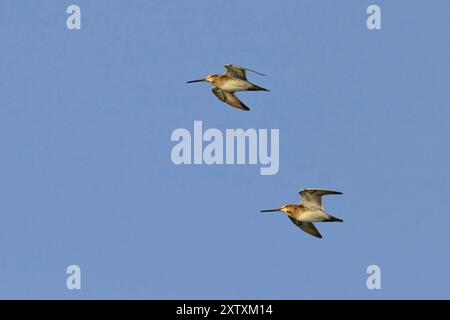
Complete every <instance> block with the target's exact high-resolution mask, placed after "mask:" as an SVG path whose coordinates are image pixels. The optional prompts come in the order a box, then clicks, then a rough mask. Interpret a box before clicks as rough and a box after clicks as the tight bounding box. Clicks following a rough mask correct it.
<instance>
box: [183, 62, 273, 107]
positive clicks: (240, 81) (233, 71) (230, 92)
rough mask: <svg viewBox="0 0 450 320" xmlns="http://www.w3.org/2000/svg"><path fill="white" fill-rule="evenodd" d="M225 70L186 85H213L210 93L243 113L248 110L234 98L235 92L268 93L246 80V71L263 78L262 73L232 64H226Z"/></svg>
mask: <svg viewBox="0 0 450 320" xmlns="http://www.w3.org/2000/svg"><path fill="white" fill-rule="evenodd" d="M225 69H226V71H225V73H224V74H222V75H217V74H211V75H209V76H207V77H206V78H203V79H199V80H191V81H188V82H187V83H194V82H209V83H211V84H212V85H213V88H212V92H213V93H214V95H215V96H216V97H217V98H218V99H219V100H220V101H222V102H225V103H226V104H228V105H230V106H232V107H234V108H237V109H241V110H245V111H249V110H250V108H249V107H247V106H246V105H245V104H244V103H242V101H241V100H239V99H238V97H236V95H235V94H234V93H235V92H236V91H270V90H267V89H265V88H263V87H260V86H257V85H256V84H253V83H251V82H250V81H248V80H247V76H246V71H250V72H254V73H257V74H259V75H262V76H264V74H262V73H259V72H257V71H254V70H250V69H247V68H243V67H239V66H235V65H232V64H226V65H225Z"/></svg>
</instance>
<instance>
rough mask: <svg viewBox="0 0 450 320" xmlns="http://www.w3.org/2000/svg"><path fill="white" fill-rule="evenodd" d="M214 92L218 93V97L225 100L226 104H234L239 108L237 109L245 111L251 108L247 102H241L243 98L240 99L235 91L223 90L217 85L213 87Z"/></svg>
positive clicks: (234, 106)
mask: <svg viewBox="0 0 450 320" xmlns="http://www.w3.org/2000/svg"><path fill="white" fill-rule="evenodd" d="M212 92H213V93H214V94H215V95H216V97H217V98H218V99H219V100H220V101H222V102H225V103H226V104H228V105H230V106H232V107H233V108H237V109H241V110H245V111H248V110H250V108H249V107H247V106H246V105H245V104H243V103H242V102H241V100H239V99H238V98H237V97H236V96H235V95H234V93H233V92H228V91H223V90H220V89H219V88H217V87H214V88H212Z"/></svg>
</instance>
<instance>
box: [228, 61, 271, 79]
mask: <svg viewBox="0 0 450 320" xmlns="http://www.w3.org/2000/svg"><path fill="white" fill-rule="evenodd" d="M225 69H227V71H226V72H225V73H224V75H226V76H229V77H233V78H239V79H242V80H247V76H246V74H245V71H250V72H254V73H256V74H259V75H261V76H264V74H262V73H260V72H258V71H255V70H251V69H247V68H243V67H239V66H235V65H233V64H226V65H225Z"/></svg>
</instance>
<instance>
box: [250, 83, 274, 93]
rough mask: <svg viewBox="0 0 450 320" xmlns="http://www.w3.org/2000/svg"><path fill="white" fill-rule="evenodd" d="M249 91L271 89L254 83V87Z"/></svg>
mask: <svg viewBox="0 0 450 320" xmlns="http://www.w3.org/2000/svg"><path fill="white" fill-rule="evenodd" d="M248 90H249V91H270V90H269V89H266V88H263V87H260V86H257V85H256V84H254V85H253V87H251V88H250V89H248Z"/></svg>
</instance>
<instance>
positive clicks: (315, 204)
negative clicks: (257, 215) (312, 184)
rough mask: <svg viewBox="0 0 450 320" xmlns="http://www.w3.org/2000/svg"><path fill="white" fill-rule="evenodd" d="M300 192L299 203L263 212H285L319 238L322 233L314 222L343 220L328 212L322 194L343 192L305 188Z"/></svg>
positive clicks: (305, 229)
mask: <svg viewBox="0 0 450 320" xmlns="http://www.w3.org/2000/svg"><path fill="white" fill-rule="evenodd" d="M299 194H300V196H301V201H300V203H299V204H288V205H284V206H282V207H280V208H278V209H270V210H262V211H261V212H276V211H281V212H284V213H286V214H287V215H288V217H289V219H291V221H292V222H293V223H294V224H295V225H297V226H298V227H299V228H300V229H302V230H303V231H305V232H307V233H309V234H310V235H313V236H314V237H317V238H322V235H321V234H320V233H319V231H318V230H317V229H316V227H315V226H314V224H313V222H343V220H342V219H339V218H336V217H333V216H332V215H329V214H328V213H326V212H325V210H324V208H323V206H322V196H326V195H329V194H342V192H338V191H331V190H321V189H304V190H301V191H299Z"/></svg>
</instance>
